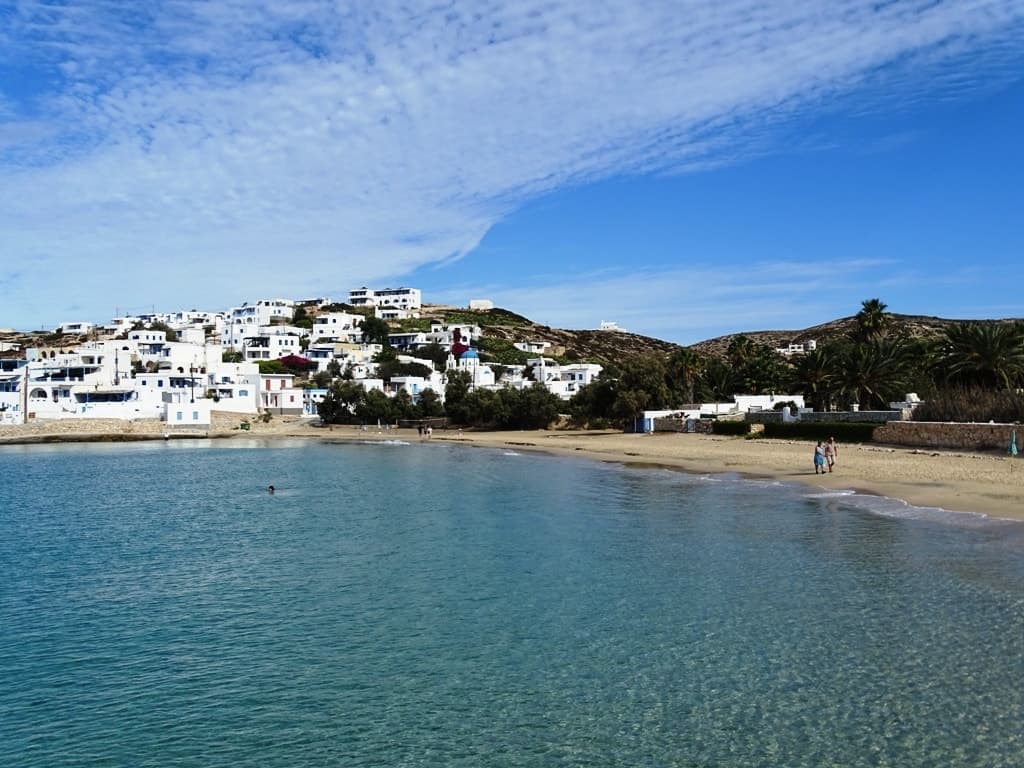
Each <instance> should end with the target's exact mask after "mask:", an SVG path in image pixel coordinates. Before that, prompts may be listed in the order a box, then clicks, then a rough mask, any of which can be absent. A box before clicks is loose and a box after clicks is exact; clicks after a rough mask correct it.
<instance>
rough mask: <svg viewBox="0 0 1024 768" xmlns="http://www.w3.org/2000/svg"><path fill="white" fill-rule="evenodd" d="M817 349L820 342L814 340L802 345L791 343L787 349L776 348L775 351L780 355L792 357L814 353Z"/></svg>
mask: <svg viewBox="0 0 1024 768" xmlns="http://www.w3.org/2000/svg"><path fill="white" fill-rule="evenodd" d="M817 348H818V342H817V341H816V340H814V339H810V340H809V341H807V342H805V343H801V344H797V343H790V344H789V346H786V347H776V348H775V351H776V352H778V353H779V354H780V355H785V356H786V357H789V356H790V355H803V354H806V353H808V352H813V351H814V350H816V349H817Z"/></svg>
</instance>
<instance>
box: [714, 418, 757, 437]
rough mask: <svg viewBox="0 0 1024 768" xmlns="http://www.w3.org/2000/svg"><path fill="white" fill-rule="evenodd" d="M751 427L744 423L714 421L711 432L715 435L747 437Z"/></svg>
mask: <svg viewBox="0 0 1024 768" xmlns="http://www.w3.org/2000/svg"><path fill="white" fill-rule="evenodd" d="M750 427H751V425H750V424H748V423H747V422H745V421H714V422H712V423H711V431H712V433H714V434H716V435H749V434H750Z"/></svg>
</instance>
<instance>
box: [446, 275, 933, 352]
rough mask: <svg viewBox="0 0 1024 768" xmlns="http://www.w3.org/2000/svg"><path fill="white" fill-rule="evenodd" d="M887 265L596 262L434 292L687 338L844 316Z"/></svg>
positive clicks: (539, 316)
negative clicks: (618, 266) (602, 265)
mask: <svg viewBox="0 0 1024 768" xmlns="http://www.w3.org/2000/svg"><path fill="white" fill-rule="evenodd" d="M890 267H891V265H890V263H889V262H886V261H884V260H878V259H849V260H846V261H838V260H821V261H820V262H807V261H794V262H786V261H774V262H760V263H755V264H750V265H746V266H745V267H744V268H743V269H734V268H731V267H728V266H710V265H691V266H687V267H681V268H678V269H668V270H660V271H654V270H628V271H627V270H624V269H623V270H601V271H599V272H596V273H591V274H580V275H577V276H575V277H573V278H569V279H566V278H565V277H564V276H559V275H554V274H552V275H544V276H541V278H542V279H541V280H540V281H539V285H536V286H531V287H522V288H509V287H507V286H505V285H501V284H492V285H482V286H481V285H476V286H472V285H458V286H453V287H452V289H450V291H448V292H447V293H442V294H441V299H442V300H446V301H450V302H452V303H455V302H460V301H464V298H465V297H467V296H473V297H481V298H484V297H485V298H489V299H491V300H492V301H494V302H495V303H496V305H498V306H502V307H508V308H513V309H515V310H516V311H517V312H520V313H522V314H525V315H526V316H527V317H530V318H531V319H533V320H534V321H536V322H539V323H543V324H545V325H551V326H553V327H561V328H576V329H586V328H597V327H599V325H600V323H601V322H602V321H606V320H607V321H612V322H615V323H617V324H618V325H619V326H620V327H623V328H626V329H627V330H629V331H632V332H635V333H639V334H642V335H646V336H653V337H656V338H663V339H670V340H673V341H678V342H681V343H693V342H696V341H700V340H701V339H706V338H709V337H711V336H716V335H719V334H720V333H721V332H722V331H720V330H719V329H722V328H727V329H730V331H738V330H744V329H747V330H767V329H775V330H799V329H801V328H806V327H809V326H812V325H816V324H818V323H822V322H826V321H828V320H833V319H835V318H836V317H843V316H845V315H852V314H854V313H855V312H856V311H857V308H858V307H859V306H860V302H861V301H862V300H863V299H864V298H868V297H870V296H873V295H874V291H875V289H876V288H877V284H878V279H877V278H878V275H879V274H884V273H885V272H886V270H887V269H889V268H890ZM927 283H928V281H927V280H925V281H922V283H921V285H922V286H923V285H926V284H927Z"/></svg>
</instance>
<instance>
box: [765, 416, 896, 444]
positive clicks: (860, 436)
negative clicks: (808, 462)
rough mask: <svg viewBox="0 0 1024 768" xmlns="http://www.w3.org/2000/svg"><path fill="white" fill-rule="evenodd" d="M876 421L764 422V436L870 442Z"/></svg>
mask: <svg viewBox="0 0 1024 768" xmlns="http://www.w3.org/2000/svg"><path fill="white" fill-rule="evenodd" d="M879 426H880V425H879V424H878V423H876V422H845V421H837V422H820V423H816V422H810V421H805V422H800V421H797V422H791V423H789V424H765V425H764V436H765V437H776V438H783V439H786V438H791V439H792V438H795V439H806V440H828V439H829V437H834V438H835V439H836V440H838V441H839V442H841V443H870V442H871V438H872V437H873V436H874V434H875V429H876V428H877V427H879Z"/></svg>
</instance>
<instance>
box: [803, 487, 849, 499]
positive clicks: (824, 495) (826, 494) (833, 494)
mask: <svg viewBox="0 0 1024 768" xmlns="http://www.w3.org/2000/svg"><path fill="white" fill-rule="evenodd" d="M856 495H857V492H856V491H852V490H849V489H840V490H835V491H819V492H817V493H805V494H804V497H805V498H808V499H835V498H837V497H840V496H856Z"/></svg>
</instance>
